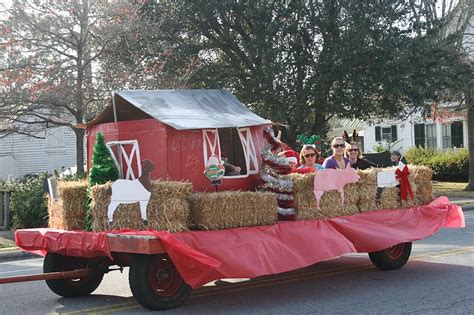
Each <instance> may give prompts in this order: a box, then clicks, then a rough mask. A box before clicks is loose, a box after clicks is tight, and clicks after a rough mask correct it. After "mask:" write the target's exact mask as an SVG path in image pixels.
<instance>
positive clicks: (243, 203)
mask: <svg viewBox="0 0 474 315" xmlns="http://www.w3.org/2000/svg"><path fill="white" fill-rule="evenodd" d="M271 125H272V123H271V121H268V120H266V119H263V118H261V117H259V116H257V115H256V114H254V113H252V112H251V111H250V110H249V109H247V108H246V107H245V106H244V105H243V104H241V103H240V102H239V101H238V100H237V98H236V97H235V96H233V95H232V94H231V93H230V92H228V91H223V90H163V91H121V92H116V93H114V94H113V97H112V102H111V104H110V106H108V107H107V108H106V109H105V110H104V111H103V112H102V113H101V114H100V115H98V116H97V117H96V118H95V119H94V120H93V121H90V122H88V123H87V124H85V125H84V126H83V127H84V128H86V129H87V157H88V159H87V160H88V168H89V170H91V169H93V168H94V167H97V169H100V167H101V165H95V166H94V161H95V160H94V156H93V155H94V150H96V149H97V148H98V147H99V145H100V143H98V142H100V141H103V146H105V147H106V148H107V151H108V153H109V154H110V160H111V161H113V165H114V167H115V169H116V171H117V175H118V179H116V180H115V179H114V180H111V181H103V182H102V183H99V184H97V182H96V183H95V184H94V185H91V184H90V183H91V181H89V182H87V181H77V182H67V181H59V182H58V183H57V185H53V184H51V185H50V186H51V187H52V189H53V188H54V187H56V186H57V193H56V192H51V194H50V197H49V228H42V229H26V230H18V231H16V234H15V237H16V242H17V245H18V246H19V247H20V248H22V249H23V250H25V251H29V252H34V253H37V254H40V255H43V256H45V260H44V272H45V273H44V274H41V275H33V276H25V277H14V278H5V279H0V283H9V282H16V281H31V280H46V282H47V284H48V286H49V288H50V289H51V290H52V291H54V292H55V293H57V294H58V295H60V296H64V297H76V296H84V295H88V294H91V293H92V292H93V291H94V290H95V289H96V288H97V287H98V286H99V284H100V282H101V280H102V278H103V276H104V274H105V273H107V272H109V271H112V270H116V269H121V268H123V267H130V273H129V283H130V287H131V290H132V293H133V295H134V297H135V298H136V299H137V301H138V302H139V303H140V304H141V305H143V306H145V307H147V308H149V309H153V310H160V309H168V308H173V307H177V306H179V305H180V304H182V303H184V302H185V301H186V299H187V297H188V296H189V294H190V293H191V291H192V289H196V288H199V287H201V286H203V285H205V284H206V283H209V282H211V281H214V280H217V279H225V278H254V277H259V276H263V275H269V274H277V273H281V272H286V271H290V270H295V269H298V268H303V267H306V266H309V265H312V264H315V263H317V262H320V261H323V260H327V259H331V258H335V257H338V256H341V255H344V254H348V253H362V252H365V253H369V257H370V259H371V261H372V262H373V263H374V265H375V266H377V267H378V268H379V269H381V270H394V269H399V268H401V267H403V266H404V265H405V263H406V262H407V261H408V259H409V256H410V252H411V246H412V243H411V242H412V241H416V240H419V239H423V238H427V237H429V236H431V235H433V234H434V233H436V232H437V231H438V230H439V229H441V228H460V227H463V226H464V216H463V213H462V210H461V208H460V207H459V206H457V205H454V204H451V203H450V202H449V200H448V199H447V198H446V197H441V198H437V199H434V198H433V196H432V188H431V176H432V173H431V170H429V169H428V168H426V167H420V166H411V165H404V164H403V163H402V164H399V165H396V166H394V167H393V168H386V169H379V168H372V169H368V170H355V169H352V168H351V169H345V170H329V169H328V170H319V171H317V172H295V171H294V170H295V165H294V164H295V160H296V163H298V160H297V157H298V155H297V154H296V153H295V152H294V151H291V150H289V148H288V147H287V146H285V145H284V144H283V143H282V142H281V141H279V140H278V139H277V138H276V137H275V136H274V134H273V130H272V128H271ZM99 140H100V141H99ZM313 140H314V139H313ZM318 140H319V139H318ZM97 150H98V149H97ZM96 164H97V163H96ZM92 173H94V172H92ZM53 190H54V189H53ZM86 229H87V230H86ZM116 266H118V267H119V268H117V267H116Z"/></svg>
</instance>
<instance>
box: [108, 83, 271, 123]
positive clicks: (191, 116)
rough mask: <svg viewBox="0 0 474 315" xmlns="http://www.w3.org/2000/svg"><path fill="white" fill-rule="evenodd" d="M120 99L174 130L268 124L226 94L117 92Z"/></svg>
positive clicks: (162, 91) (210, 92)
mask: <svg viewBox="0 0 474 315" xmlns="http://www.w3.org/2000/svg"><path fill="white" fill-rule="evenodd" d="M115 97H116V98H117V97H121V98H123V99H124V100H126V101H127V102H128V103H130V104H132V105H133V106H135V107H136V108H138V109H140V110H141V111H143V112H145V113H147V114H148V115H150V116H151V117H153V118H155V119H157V120H159V121H161V122H163V123H165V124H167V125H170V126H172V127H173V128H175V129H178V130H183V129H204V128H229V127H246V126H256V125H264V124H269V123H271V121H270V120H267V119H263V118H262V117H259V116H258V115H256V114H254V113H252V112H251V111H250V110H249V109H248V108H247V107H245V106H244V105H243V104H242V103H241V102H240V101H239V100H238V99H237V98H236V97H235V96H234V95H233V94H232V93H230V92H229V91H226V90H149V91H143V90H141V91H119V92H116V93H115Z"/></svg>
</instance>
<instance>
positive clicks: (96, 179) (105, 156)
mask: <svg viewBox="0 0 474 315" xmlns="http://www.w3.org/2000/svg"><path fill="white" fill-rule="evenodd" d="M118 178H119V175H118V170H117V167H116V166H115V163H114V161H113V160H112V156H111V155H110V152H109V151H108V150H107V147H106V146H105V142H104V136H103V135H102V134H101V133H98V134H97V135H96V138H95V145H94V153H93V155H92V167H91V170H90V174H89V186H88V187H87V202H86V227H85V228H86V230H88V231H91V230H92V213H91V210H90V201H91V199H90V189H91V187H93V186H94V185H99V184H105V183H106V182H108V181H115V180H117V179H118Z"/></svg>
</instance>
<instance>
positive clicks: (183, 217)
mask: <svg viewBox="0 0 474 315" xmlns="http://www.w3.org/2000/svg"><path fill="white" fill-rule="evenodd" d="M151 184H152V189H151V197H150V200H149V202H148V206H147V219H148V227H146V226H144V225H143V220H142V218H141V214H140V206H139V203H138V202H136V203H131V204H121V205H119V206H118V207H117V209H116V210H115V212H114V217H113V225H112V226H111V227H109V226H108V222H107V208H108V205H109V203H110V198H111V195H112V189H111V186H112V183H107V184H104V185H96V186H94V187H92V188H91V199H92V200H91V210H92V217H93V218H94V220H93V224H92V228H93V230H94V231H105V230H108V229H124V228H128V229H134V230H144V229H148V228H153V229H156V230H167V231H170V232H178V231H184V230H187V226H188V223H189V205H188V203H187V201H186V198H187V196H188V195H189V194H190V193H191V191H192V184H191V183H189V182H172V181H159V180H155V181H152V182H151Z"/></svg>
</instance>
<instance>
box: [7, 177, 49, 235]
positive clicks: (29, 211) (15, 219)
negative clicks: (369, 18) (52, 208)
mask: <svg viewBox="0 0 474 315" xmlns="http://www.w3.org/2000/svg"><path fill="white" fill-rule="evenodd" d="M46 176H47V174H43V175H39V176H35V177H31V178H29V179H27V180H26V181H18V180H9V181H7V182H5V183H0V189H4V190H7V191H11V192H12V194H11V200H10V224H11V227H12V228H14V229H27V228H36V227H47V226H48V205H47V199H46V196H45V193H44V191H43V183H44V181H45V180H46Z"/></svg>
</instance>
